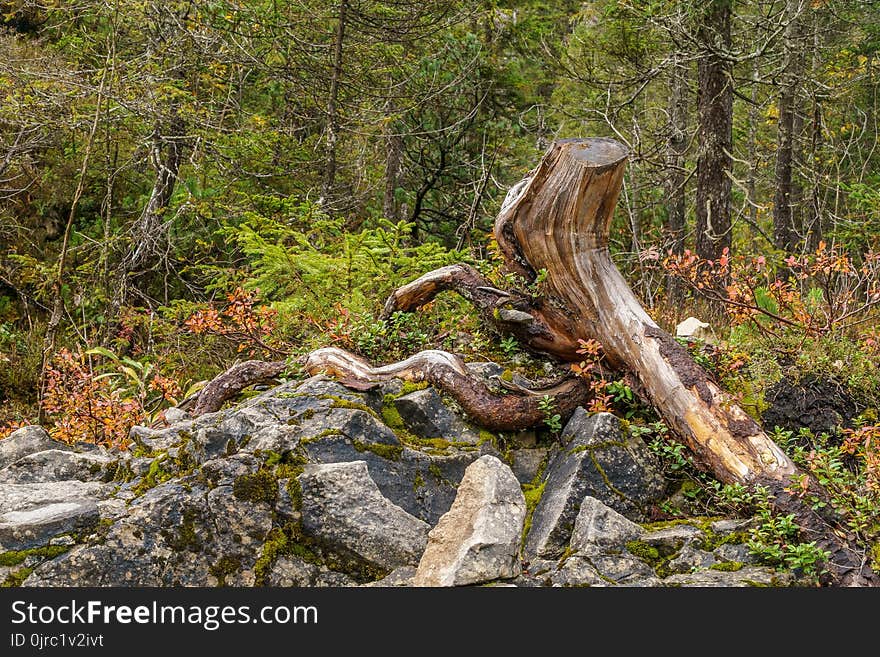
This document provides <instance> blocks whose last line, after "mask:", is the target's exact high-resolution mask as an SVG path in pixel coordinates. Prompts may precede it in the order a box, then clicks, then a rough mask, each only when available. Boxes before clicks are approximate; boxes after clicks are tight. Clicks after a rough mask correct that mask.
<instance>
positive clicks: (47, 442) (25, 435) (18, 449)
mask: <svg viewBox="0 0 880 657" xmlns="http://www.w3.org/2000/svg"><path fill="white" fill-rule="evenodd" d="M47 449H64V450H70V449H71V447H70V446H68V445H65V444H64V443H61V442H58V441H57V440H52V438H50V437H49V434H48V433H46V430H45V429H44V428H43V427H41V426H39V425H37V424H32V425H30V426H27V427H22V428H21V429H16V430H15V431H13V432H12V433H11V434H9V435H8V436H6V438H4V439H3V440H0V470H2V469H3V468H5V467H6V466H8V465H9V464H10V463H14V462H15V461H17V460H19V459H20V458H23V457H25V456H28V455H29V454H36V453H37V452H42V451H45V450H47Z"/></svg>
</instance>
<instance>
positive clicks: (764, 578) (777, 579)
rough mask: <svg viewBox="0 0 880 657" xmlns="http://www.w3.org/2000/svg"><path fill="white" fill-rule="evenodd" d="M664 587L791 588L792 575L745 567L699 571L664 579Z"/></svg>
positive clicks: (756, 567)
mask: <svg viewBox="0 0 880 657" xmlns="http://www.w3.org/2000/svg"><path fill="white" fill-rule="evenodd" d="M662 581H663V586H682V587H711V588H721V587H737V586H742V587H745V586H790V585H791V584H792V582H793V580H792V578H791V576H790V575H787V574H784V573H777V572H775V571H774V570H772V569H770V568H761V567H758V566H745V567H743V568H741V569H740V570H737V571H734V572H726V571H722V570H699V571H697V572H695V573H681V574H678V575H670V576H669V577H666V578H664V579H663V580H662Z"/></svg>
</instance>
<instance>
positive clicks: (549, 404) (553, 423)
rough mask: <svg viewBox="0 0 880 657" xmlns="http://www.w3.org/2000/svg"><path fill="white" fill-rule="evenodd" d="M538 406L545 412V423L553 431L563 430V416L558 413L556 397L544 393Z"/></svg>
mask: <svg viewBox="0 0 880 657" xmlns="http://www.w3.org/2000/svg"><path fill="white" fill-rule="evenodd" d="M538 408H539V409H540V410H541V412H542V413H543V414H544V424H545V425H546V426H547V428H548V429H550V431H552V432H553V433H559V432H560V431H561V430H562V416H561V415H560V414H559V413H556V412H555V411H556V399H554V398H553V397H551V396H550V395H544V396H543V397H541V399H539V400H538Z"/></svg>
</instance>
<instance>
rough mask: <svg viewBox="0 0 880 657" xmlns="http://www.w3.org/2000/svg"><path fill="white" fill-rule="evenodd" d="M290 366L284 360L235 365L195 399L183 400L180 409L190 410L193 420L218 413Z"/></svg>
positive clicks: (197, 394) (213, 380)
mask: <svg viewBox="0 0 880 657" xmlns="http://www.w3.org/2000/svg"><path fill="white" fill-rule="evenodd" d="M286 367H287V364H286V363H285V362H284V361H283V360H278V361H269V362H266V361H261V360H248V361H245V362H243V363H238V364H236V365H233V366H232V367H230V368H229V369H228V370H226V371H225V372H223V374H220V375H219V376H217V377H215V378H214V379H212V380H211V381H210V382H209V383H208V384H207V385H205V387H204V388H202V389H201V390H200V391H199V392H198V393H196V394H195V395H194V396H192V397H188V398H187V399H184V400H183V401H182V402H180V404H178V408H182V409H187V408H189V409H190V410H189V414H190V416H191V417H198V416H199V415H204V414H205V413H213V412H214V411H219V410H220V409H221V408H222V407H223V404H224V403H225V402H227V401H229V400H230V399H234V398H235V397H236V396H237V395H238V394H239V393H240V392H241V391H242V390H244V389H245V388H249V387H250V386H252V385H256V384H258V383H269V382H271V381H272V380H274V379H275V378H277V377H278V376H279V375H280V374H281V373H282V372H283V371H284V369H285V368H286Z"/></svg>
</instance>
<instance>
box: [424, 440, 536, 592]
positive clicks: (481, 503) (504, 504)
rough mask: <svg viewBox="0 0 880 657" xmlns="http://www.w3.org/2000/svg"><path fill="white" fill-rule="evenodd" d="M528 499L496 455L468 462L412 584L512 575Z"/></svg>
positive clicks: (447, 583)
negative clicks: (450, 504)
mask: <svg viewBox="0 0 880 657" xmlns="http://www.w3.org/2000/svg"><path fill="white" fill-rule="evenodd" d="M525 514H526V502H525V497H524V496H523V493H522V490H521V489H520V486H519V482H518V481H517V480H516V477H514V475H513V472H511V470H510V468H509V467H507V466H506V465H505V464H504V463H502V462H501V461H500V460H499V459H497V458H496V457H494V456H490V455H486V456H481V457H480V458H479V459H477V460H476V461H474V462H473V463H472V464H471V465H469V466H468V468H467V470H466V471H465V474H464V477H463V478H462V480H461V484H460V486H459V488H458V494H457V495H456V497H455V501H454V502H453V503H452V508H450V509H449V511H448V512H447V513H446V514H445V515H444V516H443V517H442V518H440V521H439V522H438V523H437V526H436V527H434V528H433V529H432V530H431V533H430V534H429V535H428V545H427V547H426V548H425V552H424V554H423V555H422V558H421V560H420V561H419V566H418V568H417V569H416V574H415V577H414V578H413V586H462V585H466V584H479V583H482V582H489V581H492V580H495V579H502V578H512V577H516V576H517V575H518V574H519V572H520V568H519V559H518V554H519V546H520V541H521V539H522V528H523V522H524V521H525Z"/></svg>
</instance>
